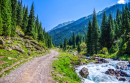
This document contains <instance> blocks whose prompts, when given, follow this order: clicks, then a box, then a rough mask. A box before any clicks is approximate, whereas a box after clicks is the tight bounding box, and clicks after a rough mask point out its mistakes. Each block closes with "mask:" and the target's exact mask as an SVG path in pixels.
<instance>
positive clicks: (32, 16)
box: [25, 2, 36, 39]
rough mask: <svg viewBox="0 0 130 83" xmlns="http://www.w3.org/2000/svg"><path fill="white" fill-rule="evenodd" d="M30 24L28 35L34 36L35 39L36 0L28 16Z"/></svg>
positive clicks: (27, 30)
mask: <svg viewBox="0 0 130 83" xmlns="http://www.w3.org/2000/svg"><path fill="white" fill-rule="evenodd" d="M28 19H29V20H28V26H27V29H26V33H25V34H26V35H28V36H32V37H33V38H34V39H36V34H35V14H34V2H33V3H32V6H31V10H30V14H29V18H28Z"/></svg>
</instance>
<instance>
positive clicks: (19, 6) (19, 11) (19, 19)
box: [17, 1, 23, 27]
mask: <svg viewBox="0 0 130 83" xmlns="http://www.w3.org/2000/svg"><path fill="white" fill-rule="evenodd" d="M22 16H23V12H22V1H21V2H20V1H18V3H17V25H19V26H20V27H21V25H22V20H23V17H22Z"/></svg>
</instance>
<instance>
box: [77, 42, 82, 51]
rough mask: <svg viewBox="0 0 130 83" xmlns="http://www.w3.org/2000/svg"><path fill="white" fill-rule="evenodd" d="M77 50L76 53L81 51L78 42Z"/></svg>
mask: <svg viewBox="0 0 130 83" xmlns="http://www.w3.org/2000/svg"><path fill="white" fill-rule="evenodd" d="M77 51H78V53H80V52H81V46H80V44H79V43H78V47H77Z"/></svg>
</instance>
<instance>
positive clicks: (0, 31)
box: [0, 4, 3, 36]
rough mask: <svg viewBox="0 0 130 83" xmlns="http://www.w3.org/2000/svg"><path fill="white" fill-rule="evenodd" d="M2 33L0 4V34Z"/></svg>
mask: <svg viewBox="0 0 130 83" xmlns="http://www.w3.org/2000/svg"><path fill="white" fill-rule="evenodd" d="M2 34H3V23H2V18H1V4H0V36H1V35H2Z"/></svg>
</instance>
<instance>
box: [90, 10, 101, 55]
mask: <svg viewBox="0 0 130 83" xmlns="http://www.w3.org/2000/svg"><path fill="white" fill-rule="evenodd" d="M99 34H100V31H99V26H98V23H97V17H96V11H95V10H94V12H93V22H92V51H93V53H95V54H97V51H98V41H99Z"/></svg>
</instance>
